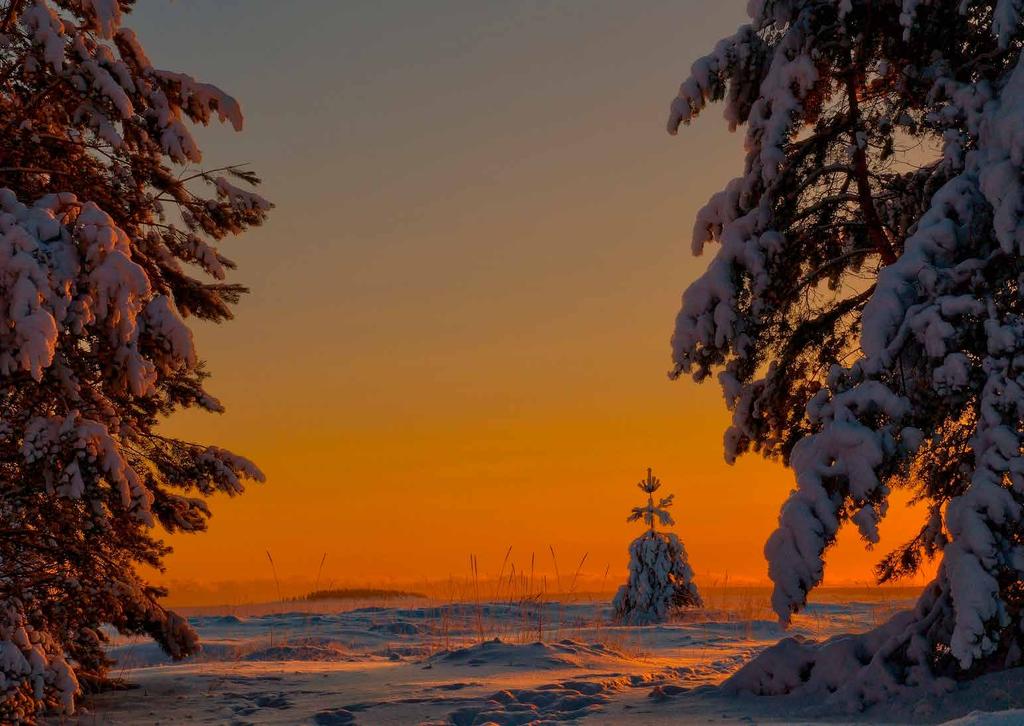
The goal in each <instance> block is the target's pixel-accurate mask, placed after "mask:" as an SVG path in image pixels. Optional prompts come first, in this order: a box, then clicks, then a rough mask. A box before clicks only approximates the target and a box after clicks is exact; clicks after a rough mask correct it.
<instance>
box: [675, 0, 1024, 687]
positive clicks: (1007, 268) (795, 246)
mask: <svg viewBox="0 0 1024 726" xmlns="http://www.w3.org/2000/svg"><path fill="white" fill-rule="evenodd" d="M1022 12H1024V3H1022V2H1020V0H958V1H957V2H952V1H946V0H751V2H750V3H749V14H750V22H749V23H748V24H746V25H743V26H741V27H740V28H739V29H738V30H737V32H736V33H735V34H734V35H732V36H730V37H727V38H725V39H723V40H721V41H720V42H719V43H718V45H717V46H716V47H715V49H714V51H713V52H712V53H711V55H708V56H706V57H704V58H702V59H700V60H698V61H697V62H696V63H695V64H694V65H693V68H692V74H691V76H690V77H689V78H688V79H687V80H686V81H685V82H684V83H683V84H682V86H681V88H680V92H679V95H678V97H677V98H676V100H675V101H674V102H673V104H672V109H671V118H670V121H669V131H670V132H672V133H675V132H676V131H677V129H678V127H679V126H680V124H684V123H689V122H690V121H691V120H692V119H693V118H694V117H695V116H696V115H697V114H698V113H700V112H701V111H702V110H703V109H704V107H705V105H706V104H707V103H709V102H710V101H717V100H725V102H726V106H725V108H726V111H725V117H726V119H727V122H728V123H729V125H730V127H732V128H735V127H737V126H739V125H746V127H747V132H746V149H747V155H746V163H745V165H744V169H743V174H742V175H741V176H739V177H738V178H736V179H734V180H733V181H731V182H730V183H729V184H728V185H727V187H726V188H725V189H724V190H723V191H721V192H719V193H718V194H716V195H715V196H714V197H713V198H712V199H711V200H710V202H709V203H708V204H707V206H705V207H704V209H703V210H701V212H700V214H699V216H698V219H697V224H696V228H695V234H694V239H693V249H694V252H695V253H697V254H699V253H700V252H701V250H703V248H704V246H705V244H707V243H708V242H717V243H719V247H718V251H717V253H716V255H715V257H714V259H713V260H712V261H711V263H710V265H709V266H708V269H707V271H706V272H705V273H704V275H703V276H702V277H701V278H700V279H698V280H697V281H696V282H695V283H693V284H692V285H691V286H690V287H689V288H688V289H687V291H686V292H685V294H684V295H683V305H682V310H681V312H680V313H679V316H678V319H677V324H676V330H675V335H674V337H673V351H674V362H675V371H674V375H676V376H678V375H681V374H684V373H688V374H690V375H692V376H693V377H694V378H695V379H696V380H698V381H700V380H702V379H704V378H706V377H707V376H709V375H711V374H712V373H717V374H718V378H719V381H720V383H721V385H722V387H723V390H724V393H725V398H726V401H727V404H728V406H729V408H730V409H731V410H732V412H733V423H732V426H731V428H730V429H729V430H728V432H727V433H726V436H725V448H726V457H727V459H729V460H732V459H734V458H735V457H736V456H738V455H739V454H741V453H743V452H745V451H748V450H750V449H753V450H756V451H759V452H761V453H762V454H765V455H767V456H771V457H780V458H781V459H782V460H783V461H784V462H785V463H787V464H788V465H789V466H791V467H792V469H793V470H794V473H795V475H796V489H795V490H794V491H793V493H792V494H791V495H790V497H789V498H788V500H787V501H786V503H785V504H784V506H783V507H782V511H781V514H780V516H779V525H778V529H777V530H776V531H775V533H774V534H772V536H771V537H770V539H769V540H768V543H767V545H766V547H765V554H766V556H767V559H768V563H769V575H770V577H771V579H772V580H773V581H774V584H775V589H774V594H773V596H772V604H773V607H774V609H775V610H776V612H777V613H778V616H779V618H780V619H781V620H782V622H783V623H786V622H788V621H789V618H790V616H791V614H792V613H793V612H795V611H798V610H799V609H800V608H801V607H802V606H803V605H804V604H805V603H806V600H807V594H808V591H809V590H811V589H812V588H813V587H815V586H816V585H817V584H819V583H820V582H821V580H822V576H823V572H824V553H825V551H826V549H827V548H828V547H829V546H830V545H831V544H832V543H833V542H834V541H835V537H836V533H837V532H838V530H839V528H840V526H841V525H843V524H844V523H846V522H847V521H852V522H853V524H854V525H855V526H856V527H857V528H858V530H859V531H860V534H861V535H862V536H863V537H864V539H865V540H867V542H869V543H874V542H876V541H877V540H878V529H877V528H878V523H879V520H881V518H882V517H883V516H884V515H885V513H886V507H887V500H888V495H889V492H890V490H891V489H892V488H893V487H909V488H912V489H913V490H914V492H915V496H916V498H917V499H918V500H919V501H922V502H924V503H925V504H926V509H927V513H926V515H925V517H924V522H923V524H922V527H921V530H920V533H919V534H918V535H917V536H916V537H914V539H913V540H911V541H910V542H908V543H906V544H905V545H903V546H902V547H900V548H898V549H897V550H896V551H894V552H893V553H892V554H890V555H889V556H887V557H885V558H884V559H883V560H882V561H881V563H880V564H879V567H878V575H879V578H880V579H881V580H891V579H894V578H897V577H900V576H902V575H906V574H909V573H913V572H915V571H916V570H917V569H918V567H919V565H920V564H921V562H922V559H923V558H925V557H934V556H938V557H939V558H940V562H939V567H938V574H937V576H936V578H935V580H934V581H933V582H932V583H931V584H930V585H928V587H927V588H926V589H925V592H924V593H923V595H922V596H921V598H920V600H919V601H918V603H917V605H916V607H915V608H914V609H913V611H911V612H908V613H904V614H900V615H898V616H897V617H895V618H894V619H893V620H892V621H891V622H889V623H887V624H886V625H884V626H883V627H881V628H880V629H879V630H877V631H874V632H872V633H869V634H866V635H864V636H861V637H858V638H853V639H845V640H842V641H838V642H835V643H832V644H828V645H825V646H824V647H823V648H820V649H819V648H815V647H811V646H807V645H801V644H799V643H796V642H795V641H784V642H783V643H781V644H780V645H779V646H777V647H776V648H775V649H772V650H770V651H769V652H768V653H767V654H765V655H763V656H762V657H760V658H758V659H756V660H755V661H754V662H753V663H752V664H750V665H749V666H747V667H746V668H745V669H744V670H743V671H742V672H741V673H740V674H738V675H737V676H736V677H734V678H733V679H732V684H733V685H734V686H735V687H740V688H746V689H749V690H753V691H756V692H761V693H781V692H789V691H793V690H803V691H805V692H806V691H808V690H815V689H820V690H823V691H827V692H835V691H838V694H837V695H836V696H835V697H836V698H841V699H845V700H849V701H851V702H853V703H855V704H863V703H864V702H869V701H872V700H875V699H879V698H882V697H884V696H885V695H886V694H889V693H893V692H896V691H899V690H901V689H903V688H905V687H908V686H933V685H935V684H939V685H942V684H948V683H949V682H950V681H949V680H948V679H949V678H964V677H969V676H971V675H973V674H977V673H980V672H983V671H986V670H989V669H996V668H1003V667H1007V666H1012V665H1017V664H1020V663H1021V662H1022V654H1024V615H1022V613H1024V580H1022V575H1024V519H1022V518H1024V509H1022V507H1024V457H1022V455H1021V436H1022V433H1024V388H1022V386H1024V355H1022V354H1024V297H1022V296H1024V186H1022V171H1024V169H1022V167H1024V65H1022V61H1021V48H1022V41H1024V17H1022Z"/></svg>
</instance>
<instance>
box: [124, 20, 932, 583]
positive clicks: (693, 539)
mask: <svg viewBox="0 0 1024 726" xmlns="http://www.w3.org/2000/svg"><path fill="white" fill-rule="evenodd" d="M745 5H746V3H745V2H742V1H741V0H736V1H735V2H719V1H717V0H701V1H698V0H689V1H686V0H645V1H644V2H628V3H627V2H622V1H621V0H587V1H586V2H584V1H582V0H576V1H570V0H562V1H559V2H554V1H548V2H539V1H519V0H517V1H516V2H501V1H499V0H490V1H488V2H484V1H481V0H437V1H435V2H430V3H426V2H419V1H416V0H409V1H407V2H399V1H397V0H390V1H388V2H381V1H379V0H344V1H342V2H339V1H337V0H303V1H302V2H296V3H284V2H280V1H279V0H218V2H208V1H207V0H175V1H173V2H172V1H170V0H149V1H147V2H144V3H140V4H139V6H138V9H137V10H136V11H135V13H134V14H133V17H132V18H131V19H130V20H129V21H128V22H127V24H128V25H129V26H130V27H133V28H134V29H135V30H136V31H137V32H138V34H139V36H140V38H141V39H142V41H143V43H144V44H145V46H146V48H147V50H148V52H149V55H150V57H151V58H152V59H153V61H154V63H156V64H157V65H158V66H160V67H164V68H170V69H174V70H180V71H184V72H188V73H191V74H193V75H195V76H196V77H198V78H200V79H201V80H204V81H208V82H212V83H215V84H217V85H219V86H221V87H222V88H224V89H225V90H227V91H228V92H230V93H232V94H233V95H235V96H236V97H237V98H238V99H239V100H240V101H241V103H242V105H243V108H244V109H245V113H246V129H245V132H244V133H242V134H240V135H236V134H234V133H232V132H230V131H227V130H223V129H212V128H211V129H210V130H206V131H203V132H202V133H200V134H199V138H200V140H201V141H202V142H204V144H205V146H204V150H205V153H206V164H207V165H208V166H217V165H220V164H222V163H226V162H251V164H252V166H253V168H254V169H255V170H256V171H257V172H258V173H259V174H260V175H261V176H262V177H263V178H264V179H265V180H266V183H265V185H264V187H263V193H264V194H265V195H266V196H267V197H269V198H270V199H271V200H272V201H273V202H274V203H275V204H276V205H277V208H276V210H275V211H274V213H273V215H272V216H271V221H270V223H269V224H268V225H266V226H265V227H264V228H262V229H259V230H256V231H254V232H252V233H250V234H248V235H246V236H244V237H242V238H239V239H237V240H233V241H230V242H229V243H228V244H226V245H225V246H224V251H225V252H226V253H227V254H228V255H229V256H231V257H232V258H234V259H235V260H236V261H237V262H238V263H239V270H238V271H237V272H236V273H235V276H234V281H238V282H242V283H245V284H247V285H249V286H250V287H251V288H252V290H253V292H252V294H251V295H249V296H248V297H246V298H245V299H244V300H243V303H242V305H241V306H240V308H239V309H238V315H237V319H236V320H235V321H234V322H233V323H230V324H228V325H225V326H220V327H215V326H201V327H200V328H198V340H199V344H200V351H201V353H202V355H203V357H204V358H206V359H207V360H208V362H209V364H210V368H211V370H212V372H213V374H214V376H213V379H212V382H211V385H210V389H211V391H212V392H213V393H215V394H216V395H218V396H219V397H220V398H221V400H222V401H223V402H224V403H225V405H226V406H227V409H228V412H227V414H225V415H223V416H211V415H209V414H191V413H188V414H184V415H180V416H177V417H176V418H175V419H174V420H172V421H171V422H170V423H169V424H168V430H170V431H172V432H174V433H176V434H178V435H182V436H187V437H189V438H191V439H193V440H196V441H202V442H210V443H217V444H219V445H222V446H225V447H228V448H231V449H233V450H235V451H237V452H239V453H242V454H245V455H247V456H250V457H251V458H253V459H254V460H255V461H256V462H257V463H258V464H259V465H260V466H261V467H262V468H263V470H264V471H265V473H266V474H267V477H268V482H267V483H266V484H265V485H259V486H253V487H251V488H250V490H249V492H248V493H247V494H246V495H245V496H244V497H241V498H236V499H232V500H228V499H226V498H217V499H216V500H215V501H214V502H213V509H214V515H215V516H214V518H213V520H212V522H211V526H210V531H209V532H208V533H207V534H206V535H201V536H193V537H175V538H173V539H172V540H171V543H172V544H173V545H174V547H175V549H176V552H175V554H174V555H173V556H171V557H170V558H169V560H168V572H167V574H166V576H165V581H167V582H169V583H171V584H172V585H173V586H175V587H178V588H179V589H178V593H179V595H178V597H175V594H174V593H172V600H174V599H180V598H185V599H187V593H188V592H189V590H188V587H189V586H191V585H195V584H197V583H198V584H201V585H208V586H210V587H213V586H214V585H216V586H218V587H222V588H223V587H224V583H234V584H229V585H227V588H228V589H227V590H226V591H227V592H231V593H233V594H232V596H233V597H237V598H239V599H242V598H245V597H249V596H253V592H254V590H253V587H255V585H253V582H254V581H256V580H268V579H269V577H270V571H269V569H268V562H267V557H266V551H267V550H269V551H270V552H272V553H273V557H274V561H275V563H276V567H277V570H278V573H279V575H280V576H281V577H282V579H283V580H284V581H286V582H293V581H294V582H296V583H299V584H296V585H295V586H296V587H299V586H300V584H301V583H300V581H303V580H304V581H306V582H307V583H308V582H311V581H312V579H313V578H314V577H315V576H316V573H317V567H318V565H319V563H320V560H321V556H322V555H323V553H326V554H327V560H326V564H325V567H324V574H323V580H324V581H331V582H333V583H336V584H359V583H371V582H374V583H378V582H395V583H406V582H415V581H417V580H428V579H443V578H447V577H448V576H449V575H454V576H456V577H461V576H465V575H466V574H468V558H469V555H470V554H475V555H476V556H477V557H478V558H479V561H480V566H481V570H482V571H484V572H485V573H494V574H496V573H497V571H498V568H499V566H500V564H501V561H502V557H503V556H504V554H505V552H506V550H507V549H508V547H509V546H512V548H513V549H512V559H513V560H515V561H517V562H519V563H523V562H528V561H529V557H530V553H531V552H537V553H538V563H540V564H539V565H538V566H539V567H541V566H548V564H549V562H550V556H549V555H548V548H549V545H550V546H553V547H554V548H555V550H556V551H557V553H558V556H559V558H560V559H562V562H561V563H560V564H561V566H562V567H563V569H572V568H573V567H574V566H575V563H577V562H578V561H579V559H580V558H581V557H582V555H583V554H584V553H585V552H586V553H588V558H587V564H586V566H585V569H584V575H586V576H590V577H592V578H593V577H599V576H600V575H602V574H603V573H604V571H605V568H606V566H610V572H611V574H610V575H609V579H610V580H611V581H612V582H617V581H618V580H620V579H621V578H622V577H624V572H625V565H626V561H627V551H626V547H627V545H628V542H629V541H630V540H631V539H632V538H633V537H635V536H636V535H637V534H638V533H639V527H638V526H637V525H630V524H627V523H626V522H625V517H626V515H627V513H628V511H629V508H630V507H631V506H633V505H635V504H640V503H641V493H640V492H639V491H638V490H637V489H636V488H635V487H634V483H635V482H636V481H637V480H639V479H640V478H641V477H642V476H643V474H644V472H645V469H646V467H647V466H652V467H654V470H655V473H656V474H657V475H659V476H660V477H661V478H662V480H663V481H664V482H665V491H667V492H674V493H675V494H676V500H677V506H676V509H675V515H676V519H677V522H678V524H677V527H676V531H677V532H678V533H679V534H680V536H681V537H682V539H683V541H684V542H685V544H686V546H687V548H688V550H689V552H690V561H691V563H692V564H693V566H694V568H695V570H696V571H697V575H698V583H700V584H701V585H705V584H710V583H712V582H713V581H716V580H721V579H722V578H723V577H724V576H725V575H726V573H728V575H729V577H730V578H731V581H733V582H737V581H749V582H754V581H757V582H763V581H765V580H766V565H765V562H764V559H763V556H762V554H761V550H762V546H763V543H764V540H765V538H766V536H767V535H768V533H769V532H770V531H771V529H772V528H773V526H774V524H775V521H776V517H777V513H778V507H779V504H780V503H781V502H782V500H783V498H784V496H785V494H786V493H787V491H788V490H789V489H790V487H791V476H790V474H789V473H788V472H787V471H785V470H784V469H783V468H782V467H781V466H779V465H778V464H773V463H768V462H764V461H761V460H758V459H756V458H753V457H748V458H746V459H744V460H741V461H740V462H739V463H738V464H737V465H735V466H732V467H730V466H728V465H726V464H725V463H724V462H723V460H722V447H721V437H722V431H723V429H724V427H725V425H726V421H727V413H726V411H725V408H724V403H723V401H722V397H721V394H720V392H719V390H718V388H717V386H716V385H715V384H713V383H709V384H706V385H703V386H697V385H695V384H693V383H692V382H689V381H682V382H676V383H673V382H670V381H669V380H668V379H667V376H666V372H667V371H668V369H669V367H670V361H669V346H668V340H669V336H670V333H671V327H672V321H673V318H674V316H675V313H676V310H677V307H678V302H679V296H680V293H681V292H682V290H683V288H684V287H685V286H686V284H687V283H689V282H690V281H691V280H693V279H694V277H695V276H696V275H697V274H698V273H699V272H700V271H701V270H702V269H703V267H704V266H705V265H706V263H707V261H708V258H707V257H705V258H692V257H691V256H690V253H689V241H690V231H691V229H692V224H693V218H694V215H695V213H696V211H697V209H698V208H699V207H700V206H701V205H702V204H703V203H704V202H705V200H706V199H707V198H708V197H709V196H710V195H711V194H712V193H713V192H715V191H717V190H718V189H720V188H721V187H722V186H723V185H724V184H725V183H726V182H727V181H728V180H729V179H730V178H731V177H732V176H734V175H735V174H737V173H738V172H739V171H740V169H741V154H742V144H743V139H742V135H739V134H737V135H732V134H729V133H728V131H727V129H726V126H725V124H724V122H723V121H722V118H721V111H720V109H714V108H713V109H712V110H711V111H710V112H709V113H707V114H706V116H705V117H703V118H701V119H700V121H699V122H698V123H696V124H695V125H694V126H693V127H691V128H688V129H686V130H685V131H684V132H683V133H681V135H680V136H679V137H678V138H672V137H670V136H668V134H666V133H665V131H664V122H665V117H666V113H667V108H668V103H669V101H670V100H671V98H672V97H673V96H674V94H675V89H676V87H677V86H678V84H679V82H680V81H681V80H683V78H684V77H685V76H686V73H687V71H688V69H689V66H690V63H691V62H692V61H693V60H694V59H696V58H697V57H698V56H700V55H702V54H704V53H706V52H709V51H710V49H711V48H712V47H713V45H714V43H715V42H716V41H717V40H718V39H719V38H720V37H721V36H723V35H726V34H729V33H731V32H732V31H734V30H735V28H736V26H737V25H738V24H740V23H741V22H742V21H743V20H744V8H745ZM712 251H713V250H709V254H710V253H711V252H712ZM917 526H918V520H917V517H916V516H915V517H908V516H907V515H906V513H904V512H903V511H902V508H901V507H896V508H894V511H893V512H892V513H891V514H890V516H889V519H888V520H887V522H886V523H885V524H884V526H883V528H882V545H881V546H880V547H879V548H878V550H877V551H876V552H874V553H870V552H865V551H864V548H863V545H862V544H861V543H860V542H859V541H858V540H857V539H856V537H855V536H854V534H853V533H852V532H846V533H845V534H844V536H843V538H842V540H841V542H840V545H839V546H838V547H837V548H836V549H835V550H834V551H833V552H831V555H830V557H831V560H830V566H829V568H828V575H827V576H828V582H830V583H832V584H840V583H850V582H861V583H863V582H866V581H868V580H869V579H870V577H871V565H872V563H873V562H874V561H875V560H876V559H877V558H878V556H879V555H880V554H882V553H883V552H884V551H886V550H887V549H888V548H889V547H890V546H892V545H894V544H897V543H899V542H902V541H903V540H904V539H906V538H908V537H909V536H910V535H911V534H912V533H913V532H914V531H916V529H917ZM541 555H543V556H544V557H541ZM218 583H219V584H218ZM610 584H611V583H610ZM232 587H233V588H235V589H234V590H231V588H232ZM222 591H224V590H222Z"/></svg>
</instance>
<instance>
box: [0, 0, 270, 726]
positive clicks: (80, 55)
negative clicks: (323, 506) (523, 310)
mask: <svg viewBox="0 0 1024 726" xmlns="http://www.w3.org/2000/svg"><path fill="white" fill-rule="evenodd" d="M133 5H134V0H0V316H2V323H3V324H2V325H0V407H2V408H0V411H2V419H0V722H3V723H11V722H31V721H33V720H35V719H36V718H38V716H39V714H40V713H41V712H42V711H43V710H45V709H47V708H49V709H51V710H54V711H61V712H64V713H71V712H72V711H73V709H74V706H75V698H76V695H77V694H78V693H80V692H81V689H83V688H87V687H91V686H95V685H98V684H101V683H102V682H103V681H104V678H105V674H106V671H107V668H108V666H109V665H110V663H109V661H108V659H107V658H106V656H105V655H104V652H103V645H104V643H105V641H106V636H105V635H104V631H103V630H102V629H101V626H103V625H104V624H110V625H112V626H113V627H114V628H116V629H117V630H118V631H120V632H122V633H138V634H148V635H150V636H152V637H153V638H154V639H155V640H156V641H157V642H159V644H160V645H161V646H162V647H163V648H164V649H165V650H166V651H167V652H168V653H169V654H170V655H172V656H174V657H184V656H187V655H189V654H191V653H193V652H194V651H195V650H196V648H197V641H196V636H195V633H194V632H193V631H192V630H191V628H190V627H189V626H188V624H187V623H186V621H185V620H184V619H183V618H181V617H179V616H177V615H175V614H174V613H172V612H169V611H168V610H166V609H165V608H164V607H162V606H161V604H160V602H159V599H160V597H161V595H163V594H164V593H163V592H162V591H161V589H160V588H158V587H154V586H152V585H150V584H149V583H147V582H146V581H145V580H143V579H142V578H141V577H140V576H139V575H138V574H136V567H137V566H138V565H148V566H153V567H159V566H160V564H161V560H162V558H163V556H164V555H165V554H166V553H167V551H168V550H167V548H166V547H165V546H164V545H163V544H162V542H161V541H160V539H159V532H160V531H161V530H162V531H165V532H177V531H184V532H196V531H200V530H203V529H204V528H205V523H206V520H207V517H208V516H209V514H210V512H209V510H208V508H207V505H206V502H205V499H206V498H207V497H208V496H209V495H211V494H214V493H215V492H226V493H228V494H235V493H239V492H241V491H242V490H243V482H244V480H246V479H255V480H261V479H262V474H261V473H260V471H259V470H258V469H257V468H256V467H255V466H254V465H253V464H252V463H250V462H249V461H247V460H246V459H244V458H242V457H239V456H236V455H234V454H232V453H230V452H228V451H225V450H223V449H220V448H217V447H216V446H208V445H204V444H197V443H192V442H189V441H182V440H178V439H175V438H170V437H168V436H165V435H162V434H161V433H159V431H158V427H157V424H158V421H159V420H160V418H161V417H164V416H166V415H168V414H170V413H172V412H173V411H175V410H178V409H181V408H189V407H199V408H202V409H206V410H208V411H213V412H219V411H221V410H222V408H221V404H220V403H219V402H218V401H217V400H216V399H215V398H214V397H213V396H212V395H210V394H209V393H207V391H206V390H205V388H204V379H205V378H206V373H205V371H204V369H203V366H202V363H201V361H200V360H199V358H198V356H197V352H196V349H195V346H194V344H193V338H192V333H191V331H190V329H189V327H188V325H187V324H186V322H185V321H186V320H187V319H188V318H189V317H194V318H197V319H199V320H205V321H213V322H220V321H223V320H226V319H228V318H230V317H231V308H232V305H233V304H234V303H235V302H237V300H238V298H239V295H240V294H241V293H243V292H244V288H242V287H241V286H239V285H236V284H232V283H228V282H226V281H225V277H226V274H227V272H228V271H229V270H230V269H232V268H233V267H234V265H233V264H232V262H231V260H230V259H228V258H227V257H225V256H224V255H223V254H222V253H221V252H220V251H219V250H218V249H217V243H218V242H220V241H222V240H223V239H224V238H226V237H228V236H229V235H235V234H238V233H240V232H242V231H244V230H245V229H246V228H248V227H251V226H253V225H258V224H260V223H261V222H263V220H264V218H265V216H266V214H267V211H268V209H269V208H270V205H269V204H268V203H267V202H266V201H265V200H264V199H262V198H261V197H259V196H258V195H256V194H255V193H253V192H251V191H248V190H246V189H245V188H244V187H245V186H251V185H252V184H254V183H257V182H258V181H259V180H258V179H257V178H256V177H255V176H253V175H252V174H251V173H250V172H246V171H242V170H239V169H224V170H220V171H217V172H212V171H210V172H207V171H202V170H201V169H198V168H197V167H196V166H194V165H198V164H200V163H201V161H202V155H201V152H200V149H199V147H198V146H197V144H196V142H195V140H194V139H193V136H192V134H191V133H190V130H189V125H190V123H192V124H207V123H209V122H210V121H211V120H216V121H220V122H227V123H230V124H231V125H232V126H233V127H234V128H235V129H237V130H240V129H241V127H242V114H241V111H240V109H239V106H238V103H237V102H236V101H235V100H234V99H233V98H231V96H229V95H227V94H226V93H224V92H223V91H221V90H219V89H218V88H216V87H214V86H211V85H208V84H206V83H201V82H199V81H197V80H195V79H194V78H192V77H191V76H189V75H186V74H184V73H177V72H173V71H167V70H162V69H160V68H158V67H156V66H154V65H153V63H152V62H151V61H150V59H149V58H148V57H147V55H146V53H145V51H144V50H143V47H142V45H141V44H140V42H139V39H138V38H137V37H136V36H135V34H134V33H133V32H132V31H131V30H130V29H129V28H128V27H126V26H125V25H124V22H125V21H126V20H127V19H128V13H129V11H130V10H131V9H132V6H133ZM190 165H193V166H192V168H191V169H189V168H186V167H189V166H190ZM158 528H159V529H158Z"/></svg>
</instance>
